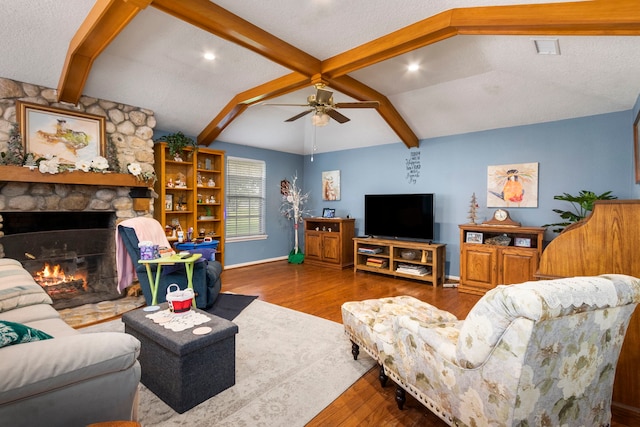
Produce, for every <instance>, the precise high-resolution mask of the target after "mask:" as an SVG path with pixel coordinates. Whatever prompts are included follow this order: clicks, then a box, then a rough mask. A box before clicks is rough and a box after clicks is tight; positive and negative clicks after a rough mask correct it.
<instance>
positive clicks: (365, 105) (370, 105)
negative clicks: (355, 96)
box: [336, 101, 380, 108]
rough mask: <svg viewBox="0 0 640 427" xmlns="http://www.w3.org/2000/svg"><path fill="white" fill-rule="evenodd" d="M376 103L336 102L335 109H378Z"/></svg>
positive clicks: (377, 103) (378, 104)
mask: <svg viewBox="0 0 640 427" xmlns="http://www.w3.org/2000/svg"><path fill="white" fill-rule="evenodd" d="M379 106H380V103H379V102H378V101H360V102H338V103H337V104H336V108H378V107H379Z"/></svg>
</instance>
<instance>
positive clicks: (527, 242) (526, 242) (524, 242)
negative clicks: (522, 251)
mask: <svg viewBox="0 0 640 427" xmlns="http://www.w3.org/2000/svg"><path fill="white" fill-rule="evenodd" d="M513 246H518V247H520V248H530V247H531V239H530V238H528V237H516V238H515V239H513Z"/></svg>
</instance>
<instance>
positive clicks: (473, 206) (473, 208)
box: [467, 193, 478, 224]
mask: <svg viewBox="0 0 640 427" xmlns="http://www.w3.org/2000/svg"><path fill="white" fill-rule="evenodd" d="M467 218H469V224H477V223H476V219H477V218H478V201H477V200H476V193H473V194H472V195H471V203H470V204H469V216H468V217H467Z"/></svg>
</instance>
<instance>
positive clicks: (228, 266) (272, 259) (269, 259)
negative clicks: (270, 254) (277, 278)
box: [224, 255, 289, 270]
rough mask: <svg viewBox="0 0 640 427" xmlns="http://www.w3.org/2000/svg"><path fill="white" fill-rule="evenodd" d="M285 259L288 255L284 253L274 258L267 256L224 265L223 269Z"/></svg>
mask: <svg viewBox="0 0 640 427" xmlns="http://www.w3.org/2000/svg"><path fill="white" fill-rule="evenodd" d="M287 259H289V256H287V255H285V256H281V257H276V258H267V259H260V260H256V261H250V262H243V263H240V264H233V265H225V266H224V269H225V270H232V269H234V268H240V267H249V266H250V265H258V264H267V263H269V262H275V261H283V260H285V261H286V260H287Z"/></svg>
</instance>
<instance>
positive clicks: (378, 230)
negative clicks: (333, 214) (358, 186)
mask: <svg viewBox="0 0 640 427" xmlns="http://www.w3.org/2000/svg"><path fill="white" fill-rule="evenodd" d="M433 229H434V195H433V194H430V193H427V194H366V195H365V196H364V233H365V234H366V235H368V236H374V237H380V238H393V239H407V240H433Z"/></svg>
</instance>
